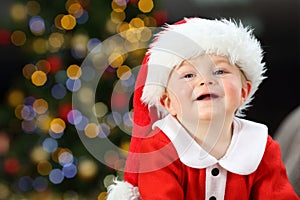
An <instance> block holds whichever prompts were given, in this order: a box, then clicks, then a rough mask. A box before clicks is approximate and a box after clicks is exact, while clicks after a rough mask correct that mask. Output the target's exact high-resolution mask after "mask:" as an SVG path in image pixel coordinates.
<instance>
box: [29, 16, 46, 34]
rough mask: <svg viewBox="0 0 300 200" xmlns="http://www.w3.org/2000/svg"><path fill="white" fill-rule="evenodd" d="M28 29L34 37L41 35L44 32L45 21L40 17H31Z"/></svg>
mask: <svg viewBox="0 0 300 200" xmlns="http://www.w3.org/2000/svg"><path fill="white" fill-rule="evenodd" d="M29 28H30V31H31V33H33V34H34V35H42V34H43V33H44V32H45V29H46V27H45V21H44V19H43V18H42V17H40V16H33V17H32V18H31V19H30V21H29Z"/></svg>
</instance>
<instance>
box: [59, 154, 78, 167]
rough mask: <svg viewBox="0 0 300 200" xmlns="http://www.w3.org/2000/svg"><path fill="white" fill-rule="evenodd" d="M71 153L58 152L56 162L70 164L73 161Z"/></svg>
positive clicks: (63, 164)
mask: <svg viewBox="0 0 300 200" xmlns="http://www.w3.org/2000/svg"><path fill="white" fill-rule="evenodd" d="M73 159H74V158H73V154H72V153H70V152H68V151H62V152H59V155H58V162H59V164H60V165H61V166H65V165H70V164H72V163H73Z"/></svg>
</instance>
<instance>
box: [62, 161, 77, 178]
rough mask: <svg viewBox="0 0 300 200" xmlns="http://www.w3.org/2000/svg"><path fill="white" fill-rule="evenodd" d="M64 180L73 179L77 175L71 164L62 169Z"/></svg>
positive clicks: (74, 167) (74, 166)
mask: <svg viewBox="0 0 300 200" xmlns="http://www.w3.org/2000/svg"><path fill="white" fill-rule="evenodd" d="M62 171H63V173H64V176H65V177H66V178H73V177H74V176H75V175H76V174H77V167H76V165H74V164H73V163H71V164H68V165H64V166H63V169H62Z"/></svg>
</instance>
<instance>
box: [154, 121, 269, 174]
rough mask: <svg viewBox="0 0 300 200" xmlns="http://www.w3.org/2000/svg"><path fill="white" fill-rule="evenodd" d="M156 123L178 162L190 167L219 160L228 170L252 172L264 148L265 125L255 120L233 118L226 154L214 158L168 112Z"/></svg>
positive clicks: (214, 162) (238, 172)
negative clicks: (219, 157) (231, 133)
mask: <svg viewBox="0 0 300 200" xmlns="http://www.w3.org/2000/svg"><path fill="white" fill-rule="evenodd" d="M154 127H158V128H159V129H160V130H162V131H163V132H164V133H165V135H166V136H167V137H168V138H169V139H170V140H171V142H172V143H173V145H174V147H175V149H176V151H177V153H178V155H179V158H180V160H181V162H183V163H184V164H185V165H187V166H189V167H193V168H207V167H209V166H211V165H214V164H216V163H219V165H221V166H222V167H223V168H224V169H226V170H227V171H230V172H232V173H236V174H240V175H247V174H251V173H252V172H254V171H255V170H256V169H257V167H258V165H259V163H260V161H261V159H262V157H263V154H264V152H265V148H266V143H267V137H268V128H267V127H266V126H265V125H263V124H259V123H255V122H252V121H248V120H245V119H240V118H234V121H233V127H234V128H233V135H232V140H231V143H230V145H229V147H228V149H227V152H226V154H225V155H224V156H223V157H222V158H221V159H220V160H217V159H216V158H215V157H213V156H211V155H210V154H209V153H207V152H206V151H205V150H204V149H202V148H201V146H200V145H199V144H197V143H196V142H195V140H194V139H193V138H192V137H191V136H190V135H189V134H188V133H187V132H186V130H185V129H184V128H183V127H182V125H181V124H180V123H179V122H178V121H177V120H176V119H175V118H174V117H172V116H171V115H167V116H166V117H165V118H163V119H161V120H158V121H157V122H155V123H154V124H153V128H154Z"/></svg>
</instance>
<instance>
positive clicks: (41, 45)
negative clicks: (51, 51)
mask: <svg viewBox="0 0 300 200" xmlns="http://www.w3.org/2000/svg"><path fill="white" fill-rule="evenodd" d="M32 49H33V51H34V52H35V53H37V54H44V53H46V52H47V51H48V41H47V40H46V39H44V38H36V39H34V41H33V42H32Z"/></svg>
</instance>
